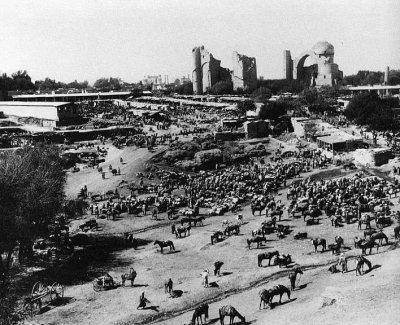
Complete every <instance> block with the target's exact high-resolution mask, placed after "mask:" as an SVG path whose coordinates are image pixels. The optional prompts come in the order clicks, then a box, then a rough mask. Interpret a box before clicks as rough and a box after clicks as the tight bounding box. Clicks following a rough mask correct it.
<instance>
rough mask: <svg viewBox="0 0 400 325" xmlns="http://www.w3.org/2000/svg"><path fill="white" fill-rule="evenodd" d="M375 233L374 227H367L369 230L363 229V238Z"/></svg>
mask: <svg viewBox="0 0 400 325" xmlns="http://www.w3.org/2000/svg"><path fill="white" fill-rule="evenodd" d="M375 233H376V229H369V230H364V238H366V237H367V236H371V235H373V234H375Z"/></svg>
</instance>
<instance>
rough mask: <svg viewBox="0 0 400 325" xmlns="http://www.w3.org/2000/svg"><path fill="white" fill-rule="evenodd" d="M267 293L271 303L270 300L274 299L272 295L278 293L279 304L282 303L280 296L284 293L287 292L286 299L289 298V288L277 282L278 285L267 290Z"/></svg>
mask: <svg viewBox="0 0 400 325" xmlns="http://www.w3.org/2000/svg"><path fill="white" fill-rule="evenodd" d="M269 293H270V295H271V299H270V303H271V304H272V300H273V299H274V296H277V295H279V304H281V303H282V296H283V294H285V293H286V294H287V296H288V299H290V290H289V289H288V288H287V287H285V286H284V285H282V284H278V285H276V286H274V287H273V288H272V289H270V290H269Z"/></svg>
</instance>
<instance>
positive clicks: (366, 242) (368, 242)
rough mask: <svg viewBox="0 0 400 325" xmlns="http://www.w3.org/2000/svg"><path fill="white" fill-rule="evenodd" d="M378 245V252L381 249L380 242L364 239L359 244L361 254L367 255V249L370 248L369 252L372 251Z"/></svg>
mask: <svg viewBox="0 0 400 325" xmlns="http://www.w3.org/2000/svg"><path fill="white" fill-rule="evenodd" d="M374 246H376V252H378V250H379V244H377V243H375V241H373V240H364V241H362V242H361V243H359V244H358V248H360V249H361V254H363V255H366V254H367V253H366V251H367V249H368V248H369V254H371V252H372V248H374Z"/></svg>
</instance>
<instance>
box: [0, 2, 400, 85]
mask: <svg viewBox="0 0 400 325" xmlns="http://www.w3.org/2000/svg"><path fill="white" fill-rule="evenodd" d="M399 18H400V1H398V0H351V1H350V0H335V1H333V0H247V1H241V0H159V1H156V0H143V1H142V0H81V1H77V0H67V1H61V0H18V1H12V0H0V22H1V24H0V73H7V74H11V73H12V72H15V71H17V70H27V71H28V73H29V74H30V76H31V77H32V79H33V80H40V79H44V78H45V77H50V78H51V79H56V80H59V81H63V82H71V81H73V80H78V81H83V80H88V81H89V82H90V83H93V82H94V81H95V80H97V79H98V78H101V77H119V78H122V80H124V81H126V82H138V81H139V80H141V79H143V77H144V76H145V75H159V74H161V75H168V76H169V81H170V82H172V81H173V80H174V79H175V78H177V77H182V76H188V75H190V77H191V74H192V60H191V58H192V57H191V50H192V48H193V47H195V46H199V45H204V46H205V47H206V48H207V49H208V50H209V51H210V52H211V53H212V54H213V56H214V57H215V58H217V59H219V60H221V61H222V62H221V65H222V66H223V67H226V68H230V69H232V52H233V51H237V52H239V53H240V54H245V55H247V56H251V57H255V58H256V60H257V71H258V76H263V77H264V78H265V79H281V78H283V50H286V49H287V50H290V51H291V54H292V57H293V58H295V57H296V56H298V55H299V54H300V53H302V52H303V51H306V50H308V49H310V48H311V47H312V46H313V45H314V44H315V43H316V42H318V41H321V40H326V41H329V42H330V43H332V44H333V45H334V47H335V62H336V63H337V64H338V65H339V69H340V70H342V71H343V72H344V75H350V74H354V73H356V72H357V71H358V70H375V71H376V70H379V71H384V69H385V67H386V66H389V67H390V68H391V69H400V19H399Z"/></svg>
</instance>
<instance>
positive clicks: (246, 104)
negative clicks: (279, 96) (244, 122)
mask: <svg viewBox="0 0 400 325" xmlns="http://www.w3.org/2000/svg"><path fill="white" fill-rule="evenodd" d="M255 109H256V105H254V102H253V101H251V100H245V101H243V102H239V103H238V104H237V112H238V114H239V115H246V112H247V111H254V110H255Z"/></svg>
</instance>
